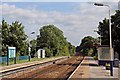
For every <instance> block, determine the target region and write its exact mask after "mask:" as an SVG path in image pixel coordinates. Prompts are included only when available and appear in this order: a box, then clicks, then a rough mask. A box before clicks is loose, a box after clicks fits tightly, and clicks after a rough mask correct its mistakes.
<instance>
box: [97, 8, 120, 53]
mask: <svg viewBox="0 0 120 80" xmlns="http://www.w3.org/2000/svg"><path fill="white" fill-rule="evenodd" d="M108 22H109V20H108V19H106V18H105V19H104V20H103V21H102V22H99V26H98V29H99V31H100V32H101V35H102V45H109V40H110V39H109V23H108ZM111 28H112V44H113V45H114V50H115V52H118V53H119V55H120V50H119V49H120V10H117V11H116V13H115V14H114V15H112V16H111ZM98 34H100V33H98Z"/></svg>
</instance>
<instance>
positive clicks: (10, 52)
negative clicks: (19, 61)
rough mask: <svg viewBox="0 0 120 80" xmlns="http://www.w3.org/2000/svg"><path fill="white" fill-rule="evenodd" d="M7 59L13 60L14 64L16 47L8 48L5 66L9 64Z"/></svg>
mask: <svg viewBox="0 0 120 80" xmlns="http://www.w3.org/2000/svg"><path fill="white" fill-rule="evenodd" d="M9 58H14V64H16V47H8V56H7V65H8V64H9Z"/></svg>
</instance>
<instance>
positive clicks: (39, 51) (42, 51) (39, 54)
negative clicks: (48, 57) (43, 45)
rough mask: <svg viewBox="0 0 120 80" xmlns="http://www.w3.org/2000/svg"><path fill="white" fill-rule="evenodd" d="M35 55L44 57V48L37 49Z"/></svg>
mask: <svg viewBox="0 0 120 80" xmlns="http://www.w3.org/2000/svg"><path fill="white" fill-rule="evenodd" d="M37 57H38V58H45V50H44V49H38V51H37Z"/></svg>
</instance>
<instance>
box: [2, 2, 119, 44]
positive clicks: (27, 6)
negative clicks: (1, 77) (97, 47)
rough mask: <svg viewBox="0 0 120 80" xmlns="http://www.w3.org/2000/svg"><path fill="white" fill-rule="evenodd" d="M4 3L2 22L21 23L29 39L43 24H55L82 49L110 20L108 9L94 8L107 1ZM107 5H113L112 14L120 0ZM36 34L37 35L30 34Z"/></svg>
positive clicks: (33, 36) (69, 39)
mask: <svg viewBox="0 0 120 80" xmlns="http://www.w3.org/2000/svg"><path fill="white" fill-rule="evenodd" d="M44 1H46V2H43V0H41V1H39V0H34V1H33V0H31V2H29V1H28V0H26V2H25V1H24V2H23V0H4V2H2V4H0V11H2V13H1V14H2V16H1V19H2V18H4V19H5V20H6V21H7V22H8V23H9V24H11V23H12V22H13V21H16V20H19V21H20V22H22V23H23V25H24V26H25V33H26V34H27V35H28V36H29V38H35V36H36V35H37V34H39V29H40V28H41V27H42V26H43V25H47V24H54V25H55V26H57V27H58V28H59V29H61V30H62V31H63V32H64V35H65V37H67V40H68V41H69V42H71V43H72V44H73V45H75V46H78V45H79V44H80V40H81V39H82V38H83V37H85V36H88V35H90V36H94V37H98V36H99V35H97V33H95V32H94V30H96V29H97V27H98V24H99V22H100V21H102V20H103V19H104V18H105V17H107V18H108V8H107V7H97V6H94V5H93V4H94V2H95V1H96V2H102V1H103V0H85V1H81V0H79V1H78V0H74V1H73V0H70V1H69V2H68V0H64V1H61V2H60V1H59V2H56V1H54V0H49V2H48V0H44ZM104 1H106V2H102V3H104V4H108V5H110V6H111V15H113V14H115V10H117V9H118V0H110V1H109V0H104ZM32 31H35V32H36V33H35V34H34V35H31V36H30V33H31V32H32Z"/></svg>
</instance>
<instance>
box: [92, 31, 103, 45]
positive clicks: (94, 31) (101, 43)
mask: <svg viewBox="0 0 120 80" xmlns="http://www.w3.org/2000/svg"><path fill="white" fill-rule="evenodd" d="M94 32H100V31H97V30H94ZM101 37H102V36H101V32H100V45H101V44H102V39H101Z"/></svg>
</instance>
